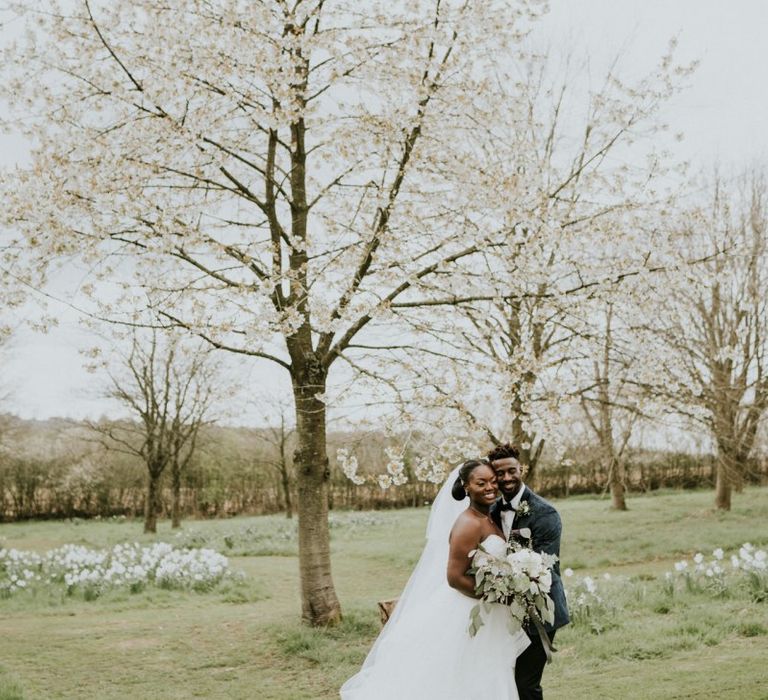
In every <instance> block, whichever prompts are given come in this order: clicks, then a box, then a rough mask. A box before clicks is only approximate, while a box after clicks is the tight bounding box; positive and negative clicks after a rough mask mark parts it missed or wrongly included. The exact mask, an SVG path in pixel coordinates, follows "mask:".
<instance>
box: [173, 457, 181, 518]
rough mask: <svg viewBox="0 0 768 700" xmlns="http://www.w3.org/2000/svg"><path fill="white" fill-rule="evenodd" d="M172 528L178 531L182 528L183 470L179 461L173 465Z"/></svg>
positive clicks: (175, 460) (174, 461)
mask: <svg viewBox="0 0 768 700" xmlns="http://www.w3.org/2000/svg"><path fill="white" fill-rule="evenodd" d="M171 484H172V486H171V493H172V503H171V528H172V529H174V530H176V529H178V528H180V527H181V468H180V467H179V462H178V460H177V459H174V460H173V464H172V465H171Z"/></svg>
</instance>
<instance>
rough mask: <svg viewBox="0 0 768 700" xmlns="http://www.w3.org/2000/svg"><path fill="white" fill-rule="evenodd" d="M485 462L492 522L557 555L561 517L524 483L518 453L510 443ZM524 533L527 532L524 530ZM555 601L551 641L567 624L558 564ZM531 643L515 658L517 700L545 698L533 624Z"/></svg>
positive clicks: (552, 591)
mask: <svg viewBox="0 0 768 700" xmlns="http://www.w3.org/2000/svg"><path fill="white" fill-rule="evenodd" d="M487 456H488V461H489V462H490V463H491V467H493V470H494V471H495V472H496V479H497V480H498V486H499V491H501V497H500V498H498V499H497V500H496V502H495V503H494V504H493V505H492V506H491V511H490V515H491V518H492V519H493V521H494V522H495V523H496V525H498V527H499V528H500V529H501V530H502V531H503V532H504V536H505V537H506V538H507V539H508V540H514V541H517V542H519V543H521V544H524V545H528V544H529V542H528V539H523V538H521V537H520V530H521V529H524V528H527V529H529V530H530V531H531V535H530V546H531V548H532V549H533V550H534V551H536V552H546V553H547V554H555V555H557V556H558V557H559V556H560V532H561V529H562V526H561V524H560V516H559V515H558V512H557V511H556V510H555V509H554V508H553V507H552V506H551V505H550V504H549V503H547V501H545V500H544V499H543V498H542V497H541V496H539V495H537V494H535V493H534V492H533V491H531V489H529V488H528V487H527V486H526V485H525V484H524V483H523V466H522V465H521V464H520V462H519V461H518V458H519V457H520V452H519V451H518V449H517V448H516V447H514V446H513V445H509V444H506V445H499V446H497V447H494V448H493V449H492V450H491V451H490V452H489V453H488V455H487ZM526 534H527V533H526ZM549 595H550V597H551V598H552V601H553V602H554V604H555V621H554V624H551V625H550V624H545V625H544V627H545V629H546V630H547V634H548V635H549V638H550V640H554V637H555V631H556V630H557V629H558V628H560V627H562V626H563V625H567V624H568V622H569V619H568V608H567V607H566V603H565V592H564V591H563V583H562V581H561V580H560V563H559V562H556V563H555V565H554V567H553V568H552V588H551V589H550V592H549ZM526 632H527V633H528V636H529V637H530V638H531V645H530V646H529V647H528V648H527V649H526V650H525V651H524V652H523V653H522V654H521V655H520V656H518V657H517V662H516V664H515V683H516V684H517V691H518V693H519V694H520V700H539V699H540V698H543V697H544V694H543V691H542V689H541V675H542V673H543V672H544V664H545V663H546V661H547V657H546V654H545V651H544V646H543V644H542V641H541V638H540V637H539V634H538V632H537V631H536V628H535V627H534V626H531V628H530V629H526Z"/></svg>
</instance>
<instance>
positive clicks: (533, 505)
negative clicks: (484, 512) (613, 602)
mask: <svg viewBox="0 0 768 700" xmlns="http://www.w3.org/2000/svg"><path fill="white" fill-rule="evenodd" d="M524 502H527V503H528V513H527V514H525V515H523V514H519V515H516V516H515V521H514V524H513V526H512V527H513V529H515V530H520V529H521V528H526V527H527V528H529V529H530V530H531V548H532V549H533V550H534V551H536V552H546V553H547V554H554V555H556V556H557V557H559V556H560V533H561V532H562V524H561V522H560V514H559V513H558V512H557V511H556V510H555V508H554V506H552V504H551V503H549V502H548V501H546V500H544V499H543V498H542V497H541V496H539V495H538V494H536V493H534V492H533V491H531V489H529V488H528V487H527V486H526V487H525V492H524V493H523V496H522V498H521V499H520V503H521V504H522V503H524ZM500 506H501V498H499V499H497V500H496V503H494V504H493V505H492V506H491V513H490V515H491V518H492V519H493V521H494V522H495V523H496V525H498V527H499V529H500V530H502V527H501V509H500ZM519 541H520V544H523V545H528V541H527V540H525V541H522V540H519ZM549 595H550V597H551V598H552V602H553V603H554V604H555V621H554V623H553V624H545V625H544V627H545V629H546V630H547V632H552V631H554V630H556V629H558V628H560V627H563V626H564V625H567V624H568V623H569V622H570V618H569V616H568V605H567V603H566V600H565V590H564V589H563V582H562V579H561V578H560V561H559V559H558V561H557V562H555V565H554V566H553V567H552V588H551V589H550V591H549ZM527 631H528V634H529V635H536V634H537V632H536V628H535V627H533V626H531V629H530V630H527Z"/></svg>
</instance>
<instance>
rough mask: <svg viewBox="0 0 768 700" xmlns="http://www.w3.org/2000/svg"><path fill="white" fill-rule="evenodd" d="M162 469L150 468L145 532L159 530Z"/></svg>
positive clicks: (145, 509) (145, 504) (145, 505)
mask: <svg viewBox="0 0 768 700" xmlns="http://www.w3.org/2000/svg"><path fill="white" fill-rule="evenodd" d="M161 474H162V471H155V470H152V469H150V470H149V474H148V479H147V498H146V501H145V502H144V532H152V533H156V532H157V511H158V510H159V509H158V500H159V498H160V475H161Z"/></svg>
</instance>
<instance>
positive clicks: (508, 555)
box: [468, 543, 557, 637]
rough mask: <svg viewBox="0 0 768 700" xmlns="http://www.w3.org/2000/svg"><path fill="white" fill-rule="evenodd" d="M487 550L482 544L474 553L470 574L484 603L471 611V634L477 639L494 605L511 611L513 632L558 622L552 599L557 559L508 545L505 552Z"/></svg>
mask: <svg viewBox="0 0 768 700" xmlns="http://www.w3.org/2000/svg"><path fill="white" fill-rule="evenodd" d="M496 549H497V548H496V547H493V548H489V549H486V548H485V547H484V546H483V545H482V544H481V545H480V546H479V547H478V548H477V549H476V550H475V552H474V553H473V559H472V566H471V568H470V569H469V572H468V573H469V574H470V575H471V576H474V577H475V593H477V594H478V595H479V596H480V602H479V603H478V604H477V605H475V606H474V607H473V608H472V610H471V611H470V624H469V633H470V635H471V636H473V637H474V636H475V635H476V634H477V632H478V630H479V629H480V628H481V627H482V626H483V617H482V616H483V612H486V613H487V612H489V606H490V604H492V603H501V604H503V605H506V606H507V609H508V611H509V631H510V633H513V634H514V633H515V632H517V631H518V630H519V629H520V628H521V627H522V626H523V625H524V624H526V623H528V622H531V623H533V624H535V625H536V626H537V628H540V631H541V624H542V622H549V623H551V622H554V619H555V605H554V603H553V602H552V598H550V597H549V589H550V588H551V586H552V566H553V565H554V563H555V562H556V561H557V557H556V556H554V555H552V554H543V553H539V552H534V551H533V550H532V549H530V548H528V547H522V546H519V545H516V544H511V545H509V546H507V545H506V543H505V545H504V548H503V551H494V550H496Z"/></svg>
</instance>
